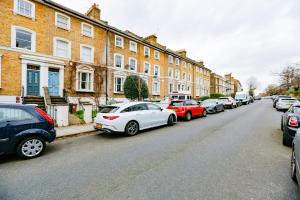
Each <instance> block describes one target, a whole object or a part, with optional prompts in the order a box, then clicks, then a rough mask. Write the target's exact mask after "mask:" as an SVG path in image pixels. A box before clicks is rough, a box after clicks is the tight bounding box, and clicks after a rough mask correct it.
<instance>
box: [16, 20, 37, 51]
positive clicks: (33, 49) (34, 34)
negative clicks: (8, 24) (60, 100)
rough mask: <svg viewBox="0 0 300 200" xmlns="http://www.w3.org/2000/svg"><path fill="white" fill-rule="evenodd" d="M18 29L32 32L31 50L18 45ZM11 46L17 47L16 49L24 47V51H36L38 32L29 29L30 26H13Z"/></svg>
mask: <svg viewBox="0 0 300 200" xmlns="http://www.w3.org/2000/svg"><path fill="white" fill-rule="evenodd" d="M17 29H19V30H23V31H27V32H30V33H31V50H29V49H24V48H20V47H17V46H16V39H17V35H16V33H17V32H16V30H17ZM11 47H12V48H16V49H22V50H24V51H32V52H35V51H36V33H35V32H34V31H32V30H30V29H28V28H24V27H21V26H12V28H11Z"/></svg>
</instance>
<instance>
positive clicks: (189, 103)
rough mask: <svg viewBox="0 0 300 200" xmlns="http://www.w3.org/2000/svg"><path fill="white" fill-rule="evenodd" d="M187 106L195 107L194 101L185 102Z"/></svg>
mask: <svg viewBox="0 0 300 200" xmlns="http://www.w3.org/2000/svg"><path fill="white" fill-rule="evenodd" d="M185 105H186V106H191V105H193V104H192V101H185Z"/></svg>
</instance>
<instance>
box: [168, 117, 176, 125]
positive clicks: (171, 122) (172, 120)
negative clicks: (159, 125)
mask: <svg viewBox="0 0 300 200" xmlns="http://www.w3.org/2000/svg"><path fill="white" fill-rule="evenodd" d="M174 124H175V116H174V115H170V116H169V118H168V125H169V126H173V125H174Z"/></svg>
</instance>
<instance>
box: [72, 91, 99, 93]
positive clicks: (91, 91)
mask: <svg viewBox="0 0 300 200" xmlns="http://www.w3.org/2000/svg"><path fill="white" fill-rule="evenodd" d="M76 92H85V93H94V92H95V91H93V90H76Z"/></svg>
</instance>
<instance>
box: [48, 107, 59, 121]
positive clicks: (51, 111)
mask: <svg viewBox="0 0 300 200" xmlns="http://www.w3.org/2000/svg"><path fill="white" fill-rule="evenodd" d="M47 107H48V110H47V113H48V115H49V116H50V117H51V118H52V119H53V120H54V123H55V125H56V124H57V108H56V106H55V105H48V106H47Z"/></svg>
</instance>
